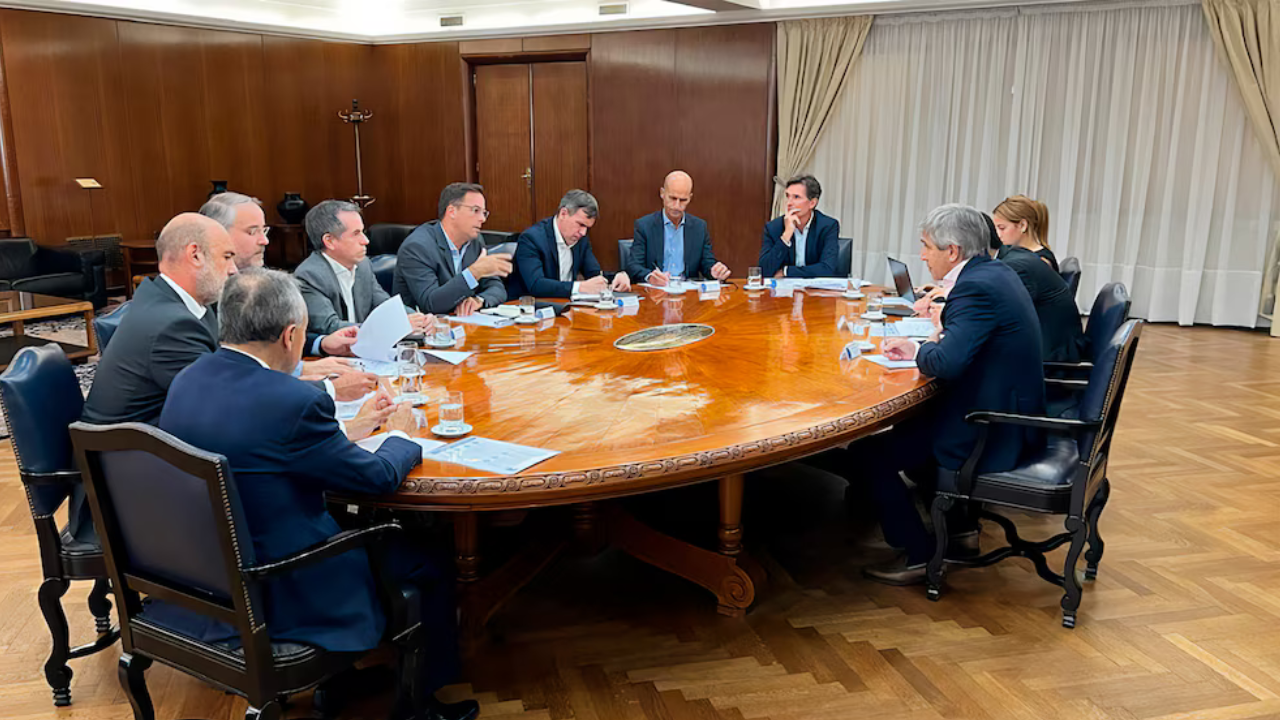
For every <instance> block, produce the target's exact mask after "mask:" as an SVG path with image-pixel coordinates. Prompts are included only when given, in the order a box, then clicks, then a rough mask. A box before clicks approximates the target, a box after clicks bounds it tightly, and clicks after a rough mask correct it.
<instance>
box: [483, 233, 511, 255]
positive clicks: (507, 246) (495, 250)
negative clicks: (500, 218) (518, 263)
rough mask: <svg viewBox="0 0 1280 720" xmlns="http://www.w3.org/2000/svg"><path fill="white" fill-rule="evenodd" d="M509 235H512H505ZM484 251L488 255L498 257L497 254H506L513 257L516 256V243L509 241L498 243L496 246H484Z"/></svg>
mask: <svg viewBox="0 0 1280 720" xmlns="http://www.w3.org/2000/svg"><path fill="white" fill-rule="evenodd" d="M511 234H512V233H507V235H511ZM485 251H486V252H488V253H489V254H490V255H498V254H501V253H506V254H508V255H515V254H516V241H515V240H509V241H507V242H504V243H498V244H497V245H486V246H485Z"/></svg>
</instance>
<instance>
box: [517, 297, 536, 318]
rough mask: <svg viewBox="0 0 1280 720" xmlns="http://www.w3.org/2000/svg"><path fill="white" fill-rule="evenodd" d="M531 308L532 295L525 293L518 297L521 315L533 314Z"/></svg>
mask: <svg viewBox="0 0 1280 720" xmlns="http://www.w3.org/2000/svg"><path fill="white" fill-rule="evenodd" d="M533 309H534V308H533V296H532V295H525V296H524V297H522V298H520V314H521V315H533Z"/></svg>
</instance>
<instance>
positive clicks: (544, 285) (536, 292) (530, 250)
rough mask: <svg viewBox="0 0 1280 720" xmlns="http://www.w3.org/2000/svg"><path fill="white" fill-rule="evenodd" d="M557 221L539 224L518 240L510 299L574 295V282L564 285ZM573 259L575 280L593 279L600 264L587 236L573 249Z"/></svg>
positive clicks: (548, 219) (574, 245)
mask: <svg viewBox="0 0 1280 720" xmlns="http://www.w3.org/2000/svg"><path fill="white" fill-rule="evenodd" d="M555 220H556V219H555V217H549V218H547V219H545V220H541V221H539V222H538V223H537V224H536V225H534V226H533V227H531V228H529V229H528V230H525V231H524V232H522V233H520V237H519V238H518V239H517V240H516V257H515V264H516V267H515V272H513V273H511V276H510V277H508V278H507V296H508V297H520V296H522V295H533V296H534V297H544V298H545V297H562V298H567V297H569V296H570V295H571V294H572V291H573V282H572V281H570V282H560V252H559V250H557V249H556V231H555V228H554V227H553V223H554V222H555ZM569 252H570V254H571V255H572V256H573V274H572V275H571V277H573V278H577V277H578V275H582V277H583V278H587V279H590V278H593V277H595V276H597V275H599V274H600V263H599V262H598V261H597V260H596V255H595V253H593V252H591V238H589V237H587V236H586V235H583V236H582V238H581V239H580V240H578V242H576V243H574V244H573V247H571V248H569Z"/></svg>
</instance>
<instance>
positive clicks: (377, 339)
mask: <svg viewBox="0 0 1280 720" xmlns="http://www.w3.org/2000/svg"><path fill="white" fill-rule="evenodd" d="M411 332H413V326H412V325H410V324H409V313H408V311H406V310H405V309H404V303H403V302H401V300H400V296H399V295H396V296H394V297H392V298H389V299H388V300H387V301H386V302H384V303H382V304H381V305H379V306H378V307H376V308H374V309H373V312H371V313H369V317H367V318H365V319H364V322H363V323H361V324H360V331H359V333H357V335H356V342H355V344H354V345H352V346H351V353H352V354H353V355H355V356H356V357H358V358H367V359H369V360H391V359H392V357H391V355H392V354H393V353H394V352H395V348H396V343H398V342H400V340H401V339H402V338H403V337H404V336H405V335H408V334H409V333H411Z"/></svg>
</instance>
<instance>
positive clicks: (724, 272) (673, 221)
mask: <svg viewBox="0 0 1280 720" xmlns="http://www.w3.org/2000/svg"><path fill="white" fill-rule="evenodd" d="M658 196H659V197H661V198H662V209H661V210H659V211H658V212H655V213H653V214H652V215H645V216H644V217H642V218H640V219H639V220H636V225H635V234H634V235H633V240H632V243H631V256H630V257H629V258H626V268H627V274H628V275H629V276H631V277H632V278H634V282H641V281H643V282H647V283H649V284H650V285H657V286H659V287H665V286H666V284H667V283H668V282H670V281H671V278H672V277H673V276H675V275H684V276H685V278H686V279H689V280H693V279H695V278H714V279H716V280H724V279H725V278H727V277H729V268H727V267H725V264H724V263H722V262H716V256H715V255H713V254H712V252H711V234H710V233H709V232H707V223H706V221H705V220H703V219H702V218H699V217H694V216H693V215H690V214H689V213H688V212H686V209H687V208H688V207H689V201H690V200H692V199H693V178H691V177H689V174H688V173H686V172H683V171H680V170H676V171H675V172H672V173H671V174H669V175H667V178H666V180H664V181H663V182H662V188H661V189H660V190H659V191H658Z"/></svg>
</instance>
